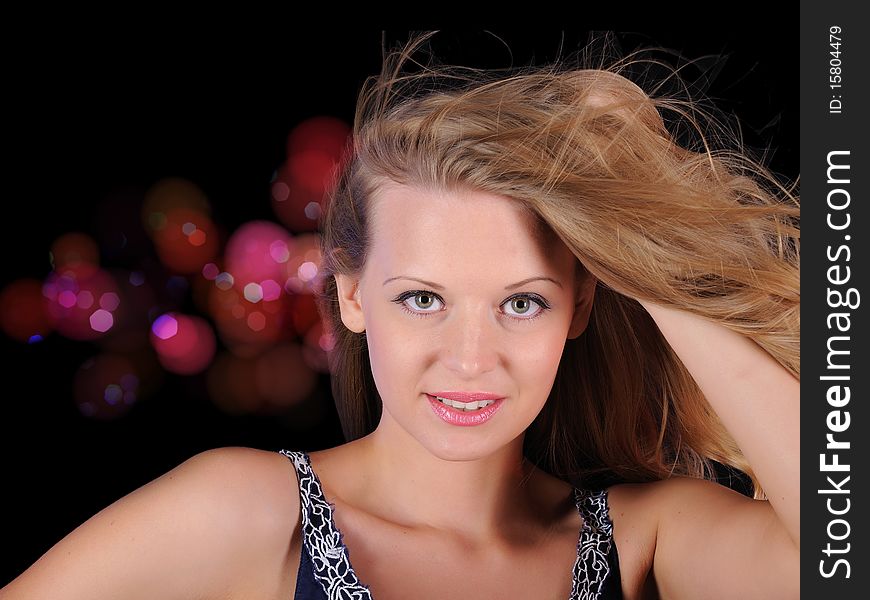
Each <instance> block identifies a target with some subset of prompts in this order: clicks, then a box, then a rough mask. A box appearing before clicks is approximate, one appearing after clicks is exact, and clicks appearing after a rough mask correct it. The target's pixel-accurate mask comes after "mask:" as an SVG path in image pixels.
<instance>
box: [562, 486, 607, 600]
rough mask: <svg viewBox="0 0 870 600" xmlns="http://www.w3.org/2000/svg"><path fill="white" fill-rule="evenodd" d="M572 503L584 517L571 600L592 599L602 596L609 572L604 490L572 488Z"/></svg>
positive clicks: (605, 491) (605, 494)
mask: <svg viewBox="0 0 870 600" xmlns="http://www.w3.org/2000/svg"><path fill="white" fill-rule="evenodd" d="M574 500H575V503H576V505H577V510H578V511H580V515H581V516H582V517H583V528H582V529H581V530H580V539H579V540H578V542H577V560H576V561H575V563H574V579H573V586H572V590H571V596H570V600H595V599H597V598H600V597H601V592H602V590H603V589H604V582H605V581H606V580H607V578H608V576H609V575H610V574H611V570H612V569H611V565H610V564H609V562H608V556H609V555H610V547H611V543H612V540H613V523H612V522H611V520H610V515H609V513H608V506H607V490H606V489H604V490H599V491H590V490H582V489H580V488H574Z"/></svg>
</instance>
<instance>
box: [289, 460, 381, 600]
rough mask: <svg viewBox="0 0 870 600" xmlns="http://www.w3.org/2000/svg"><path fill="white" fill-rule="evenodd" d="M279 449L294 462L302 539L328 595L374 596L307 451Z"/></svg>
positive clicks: (369, 599) (369, 597)
mask: <svg viewBox="0 0 870 600" xmlns="http://www.w3.org/2000/svg"><path fill="white" fill-rule="evenodd" d="M280 453H281V454H283V455H284V456H286V457H287V458H289V459H290V460H291V461H292V462H293V466H294V468H295V469H296V475H297V477H298V479H299V498H300V502H301V504H302V541H303V544H305V547H306V549H307V550H308V552H309V554H310V555H311V559H312V562H313V563H314V576H315V578H316V579H317V580H318V581H319V582H320V584H321V586H323V589H324V591H325V592H326V595H327V597H329V598H333V597H339V596H338V595H337V594H339V593H340V592H346V593H350V592H353V593H354V594H353V595H349V596H348V597H353V598H360V599H366V600H371V593H370V592H369V589H368V586H366V585H363V584H362V583H360V581H359V579H358V578H357V576H356V573H355V572H354V570H353V567H352V566H351V564H350V558H349V557H348V550H347V547H346V546H345V545H344V542H343V541H342V535H341V531H339V529H338V527H336V525H335V521H334V520H333V517H332V511H333V509H334V506H333V505H332V504H330V503H329V502H328V501H327V500H326V497H325V496H324V495H323V486H321V484H320V479H319V478H318V477H317V474H316V473H315V472H314V470H313V469H312V468H311V462H310V461H309V458H308V454H307V453H306V452H304V451H301V450H299V451H288V450H281V451H280ZM345 595H347V594H344V595H341V597H345Z"/></svg>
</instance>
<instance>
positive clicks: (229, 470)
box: [0, 447, 299, 600]
mask: <svg viewBox="0 0 870 600" xmlns="http://www.w3.org/2000/svg"><path fill="white" fill-rule="evenodd" d="M267 454H268V456H267ZM273 454H274V456H273ZM293 477H294V476H293V474H292V469H290V470H289V475H288V468H287V460H286V458H284V457H283V456H280V455H279V454H277V453H266V452H264V451H261V450H253V449H250V448H234V447H233V448H217V449H214V450H208V451H206V452H202V453H200V454H197V455H196V456H194V457H192V458H190V459H188V460H187V461H185V462H184V463H182V464H181V465H179V466H178V467H176V468H175V469H173V470H171V471H169V472H168V473H166V474H164V475H162V476H161V477H158V478H157V479H155V480H154V481H151V482H149V483H148V484H146V485H144V486H142V487H140V488H139V489H137V490H135V491H133V492H131V493H130V494H128V495H126V496H124V497H123V498H121V499H120V500H118V501H117V502H115V503H113V504H111V505H110V506H108V507H106V508H105V509H103V510H102V511H100V512H99V513H97V514H96V515H94V516H93V517H91V518H90V519H88V520H87V521H86V522H85V523H83V524H82V525H80V526H79V527H77V528H76V529H75V530H73V531H72V532H71V533H70V534H69V535H67V536H66V537H64V538H63V539H62V540H60V541H59V542H58V543H57V544H55V545H54V546H53V547H52V548H50V549H49V550H48V551H47V552H46V553H45V554H44V555H43V556H42V557H41V558H40V559H39V560H38V561H36V562H35V563H34V564H33V565H32V566H31V567H30V568H28V569H27V570H26V571H24V573H22V574H21V575H19V576H18V577H17V578H16V579H14V580H13V581H12V582H11V583H9V584H8V585H7V586H6V587H3V588H2V589H0V600H7V599H8V600H13V599H14V600H29V599H34V600H36V599H40V600H43V599H46V598H56V599H58V600H99V599H103V598H105V599H109V598H124V599H126V600H136V599H138V598H141V599H143V600H145V599H148V600H152V599H154V598H163V599H167V600H174V599H178V600H181V599H189V600H190V599H205V600H208V599H218V598H229V597H260V598H273V597H277V595H278V592H279V591H280V590H279V588H280V589H287V587H288V585H289V584H286V577H285V579H284V580H280V579H279V578H280V577H282V576H283V575H282V574H283V572H284V571H285V567H286V564H285V563H286V557H287V548H288V547H289V544H290V536H291V535H292V534H293V531H294V528H295V524H296V522H297V521H298V512H299V498H298V491H297V490H296V489H294V487H293V485H294V481H293V480H291V478H293ZM271 574H274V575H275V576H274V577H273V576H271ZM290 576H292V577H293V578H294V581H293V582H292V584H293V585H295V571H293V572H292V573H291V574H290ZM289 589H292V587H290V588H289Z"/></svg>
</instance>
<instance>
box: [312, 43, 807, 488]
mask: <svg viewBox="0 0 870 600" xmlns="http://www.w3.org/2000/svg"><path fill="white" fill-rule="evenodd" d="M434 33H437V32H428V33H425V34H423V35H418V36H416V37H414V38H412V39H411V40H410V41H409V42H408V43H407V44H406V45H405V46H404V47H402V48H400V49H398V50H395V51H391V52H390V53H389V54H385V57H384V64H383V68H382V71H381V73H380V75H378V76H373V77H369V78H368V79H367V80H366V82H365V84H364V85H363V87H362V90H361V91H360V95H359V98H358V104H357V110H356V114H355V119H354V126H353V138H352V142H351V144H350V145H349V147H348V160H347V161H346V163H344V164H343V165H342V167H341V168H340V170H339V171H338V173H337V177H336V180H335V182H334V183H335V185H334V186H333V188H332V191H331V193H330V197H329V204H328V207H327V209H326V211H325V214H324V216H323V220H322V224H321V230H322V237H321V239H322V255H323V257H324V264H323V271H322V275H323V277H324V279H323V288H322V290H321V292H320V293H319V295H318V298H317V299H318V307H319V309H320V311H321V315H322V316H323V318H324V321H325V322H326V324H327V326H328V327H330V329H331V331H332V333H333V335H334V336H335V342H336V345H335V348H334V350H333V351H332V353H331V356H330V360H331V371H332V388H333V394H334V397H335V399H336V402H337V406H338V411H339V416H340V418H341V422H342V427H343V430H344V434H345V437H346V438H347V439H348V440H353V439H356V438H359V437H362V436H364V435H366V434H368V433H370V432H371V431H373V429H374V428H375V427H376V425H377V422H378V419H379V417H380V409H381V404H380V396H379V395H378V391H377V388H376V386H375V384H374V381H373V378H372V374H371V367H370V364H369V360H368V354H367V348H366V344H365V338H364V335H365V334H364V333H363V334H356V333H354V332H351V331H350V330H348V329H347V328H345V327H343V326H342V324H341V319H340V313H339V308H338V300H337V296H336V287H335V281H334V278H333V274H335V273H345V274H358V273H360V272H361V270H362V268H363V266H364V265H365V260H366V252H367V249H368V246H369V239H370V238H369V235H370V233H369V229H368V227H367V223H368V219H369V212H368V205H369V200H370V198H371V197H372V195H373V194H375V193H377V191H378V189H379V188H380V186H381V185H382V184H383V183H384V182H387V181H394V182H397V183H401V184H406V185H413V186H419V187H423V188H429V189H437V190H448V191H449V190H459V189H461V188H470V189H476V190H482V191H486V192H491V193H497V194H501V195H503V196H506V197H509V198H511V199H514V200H516V201H518V202H520V203H521V204H522V205H524V206H525V207H527V209H528V210H529V211H530V212H531V213H532V214H533V215H535V216H536V217H537V219H538V220H539V222H540V224H541V225H542V227H543V230H545V231H546V232H548V233H547V234H548V235H556V236H558V237H559V238H560V239H561V240H562V241H563V242H564V243H565V244H566V245H567V246H568V247H569V248H570V249H571V251H572V252H573V253H574V255H575V256H576V257H577V258H578V261H579V262H578V270H582V269H584V268H585V269H586V270H587V271H588V272H589V273H591V274H592V275H594V276H595V277H596V278H597V279H598V284H597V288H596V290H595V301H594V303H593V307H592V313H591V315H590V321H589V325H588V328H587V329H586V331H585V332H584V333H583V334H582V335H581V336H580V337H578V338H577V339H573V340H568V341H567V344H566V346H565V351H564V353H563V356H562V359H561V362H560V364H559V368H558V373H557V376H556V380H555V383H554V385H553V389H552V390H551V393H550V397H549V398H548V400H547V403H546V405H545V407H544V409H543V410H542V411H541V413H540V414H539V415H538V417H537V418H536V419H535V421H534V422H533V424H532V425H531V426H530V427H529V429H528V430H527V432H526V437H525V443H524V454H525V456H526V457H527V458H529V459H531V460H533V461H534V462H535V463H537V464H538V465H539V466H540V467H542V468H544V469H545V470H547V471H549V472H550V473H553V474H554V475H556V476H558V477H561V478H562V479H565V480H567V481H569V482H573V483H574V484H575V485H587V486H592V485H603V484H606V483H613V482H620V481H634V482H637V481H650V480H655V479H662V478H667V477H669V476H671V475H673V474H678V475H684V476H690V477H702V478H708V479H713V478H714V477H715V470H714V468H713V465H712V463H711V461H717V462H718V463H720V464H722V465H727V466H730V467H733V468H736V469H738V470H740V471H742V472H744V473H746V474H747V475H748V476H749V477H750V478H751V480H752V483H753V484H754V486H755V491H754V494H755V497H756V498H763V497H764V494H763V491H762V490H761V488H760V486H759V484H758V480H757V479H756V477H755V475H754V473H753V472H752V469H751V468H750V466H749V464H748V463H747V461H746V459H745V457H744V456H743V454H742V453H741V452H740V449H739V448H738V447H737V445H736V443H735V442H734V440H733V438H732V437H731V436H730V435H729V434H728V432H727V430H726V429H725V428H724V426H723V425H722V423H721V422H720V420H719V419H718V418H717V416H716V414H715V413H714V411H713V410H712V408H711V407H710V405H709V403H708V402H707V401H706V399H705V398H704V395H703V393H702V392H701V390H700V389H699V388H698V386H697V384H696V383H695V382H694V380H693V378H692V377H691V375H690V373H689V372H688V371H687V370H686V368H685V367H684V366H683V364H682V363H681V362H680V360H679V358H678V357H677V356H676V354H675V353H674V352H673V351H672V350H671V348H670V346H669V345H668V343H667V342H666V340H665V339H664V337H663V335H662V334H661V333H660V331H659V329H658V327H657V326H656V324H655V322H654V321H653V320H652V318H651V317H650V316H649V314H648V313H647V312H646V310H645V309H644V308H643V307H642V306H641V305H640V304H639V303H638V302H637V301H636V300H634V299H632V297H637V298H642V299H647V300H650V301H653V302H656V303H659V304H664V305H667V306H672V307H676V308H678V309H682V310H685V311H689V312H691V313H695V314H698V315H702V316H704V317H706V318H708V319H711V320H713V321H715V322H717V323H719V324H721V325H723V326H725V327H727V328H729V329H732V330H734V331H736V332H738V333H740V334H742V335H744V336H747V337H749V338H750V339H752V340H753V341H754V342H756V343H757V344H758V345H759V346H760V347H761V348H763V349H764V350H765V351H767V352H768V353H769V354H771V355H772V356H773V357H774V358H775V359H776V360H777V361H779V363H780V364H781V365H782V366H783V367H785V368H786V369H788V370H789V371H790V372H791V373H793V374H794V375H795V376H797V377H798V378H799V377H800V341H799V337H800V263H799V254H800V251H799V249H800V229H799V227H800V225H799V223H800V220H799V219H800V203H799V199H798V197H797V195H796V194H795V193H794V192H793V190H794V189H795V188H796V186H797V183H796V182H795V183H794V184H793V186H792V187H791V188H786V187H785V186H784V185H782V184H780V183H779V182H778V181H777V179H776V177H774V176H773V174H772V173H771V172H769V171H768V170H767V169H766V168H765V167H764V166H763V165H762V164H761V163H760V162H759V161H756V160H754V159H751V158H750V157H749V156H748V155H747V153H746V152H745V151H744V150H743V149H742V147H741V144H740V142H739V140H736V139H735V137H736V136H734V135H733V134H731V133H729V132H728V131H727V129H726V127H725V126H724V125H723V124H722V123H719V122H717V121H716V119H715V118H713V117H712V116H711V115H707V114H706V113H705V112H704V111H703V110H701V109H700V105H699V103H698V102H697V101H687V100H680V99H678V98H675V97H667V96H665V95H660V96H659V97H654V96H655V95H654V94H648V93H646V92H644V91H643V90H642V89H641V88H640V87H639V86H638V85H636V84H635V83H633V82H632V81H630V80H629V79H628V78H627V77H625V76H623V75H621V74H620V73H621V72H622V71H623V70H624V69H626V68H627V67H628V66H630V65H632V64H636V62H637V61H633V60H632V58H633V57H632V56H629V57H627V58H625V59H621V60H618V61H615V62H613V63H612V64H609V65H604V64H598V65H595V66H594V67H591V68H567V67H565V66H564V65H563V64H561V63H559V62H557V63H554V64H551V65H549V66H546V67H536V68H533V67H523V68H519V69H516V70H515V71H513V72H511V73H509V74H507V75H505V74H502V73H500V72H498V71H496V70H490V71H484V70H479V69H469V68H461V67H446V66H433V65H431V64H429V65H420V63H416V62H414V61H413V60H412V62H413V63H414V64H416V65H418V66H421V67H422V69H421V71H420V72H419V73H414V74H411V73H402V72H401V71H402V66H403V65H404V64H405V63H406V62H407V61H408V60H411V57H412V55H413V54H414V52H415V51H416V50H417V49H418V48H419V47H420V46H421V45H422V44H423V43H424V42H426V41H427V40H428V39H429V38H430V37H431V36H432V35H433V34H434ZM584 58H585V60H586V62H587V63H589V62H591V61H592V60H595V57H589V56H586V57H584ZM673 75H674V76H675V77H676V76H677V73H673ZM663 115H668V116H669V117H673V118H674V119H675V122H676V123H677V124H678V125H679V126H685V125H686V124H688V125H690V126H691V128H693V129H694V130H695V131H696V132H697V138H698V142H697V143H696V144H695V147H688V148H687V147H683V146H685V145H686V144H684V145H683V146H681V145H680V144H678V143H677V141H676V139H675V134H672V133H670V132H669V129H668V127H667V126H666V124H665V120H664V117H663ZM699 117H705V118H706V119H707V120H708V121H709V126H708V128H707V130H706V131H704V129H703V127H702V125H701V119H700V118H699ZM722 142H725V144H722ZM728 143H731V145H732V146H734V147H733V148H732V149H728V147H727V144H728Z"/></svg>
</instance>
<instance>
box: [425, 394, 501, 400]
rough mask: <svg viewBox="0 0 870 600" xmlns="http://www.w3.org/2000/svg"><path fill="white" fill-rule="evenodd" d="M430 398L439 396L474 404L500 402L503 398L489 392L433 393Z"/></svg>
mask: <svg viewBox="0 0 870 600" xmlns="http://www.w3.org/2000/svg"><path fill="white" fill-rule="evenodd" d="M431 395H432V396H441V397H442V398H449V399H450V400H456V401H458V402H474V401H476V400H500V399H501V398H504V396H499V395H498V394H491V393H489V392H433V393H432V394H431Z"/></svg>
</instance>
